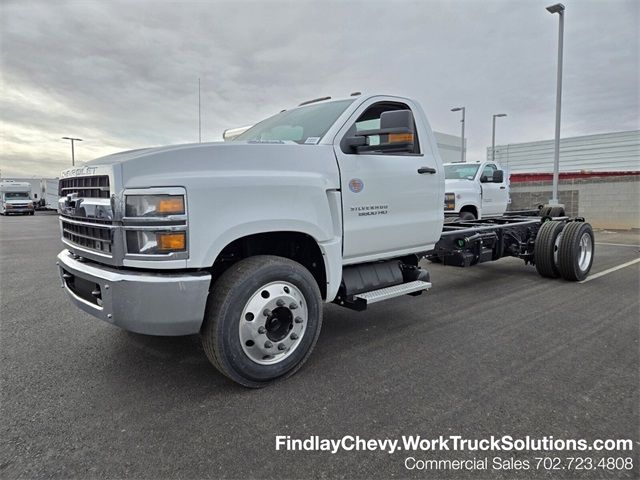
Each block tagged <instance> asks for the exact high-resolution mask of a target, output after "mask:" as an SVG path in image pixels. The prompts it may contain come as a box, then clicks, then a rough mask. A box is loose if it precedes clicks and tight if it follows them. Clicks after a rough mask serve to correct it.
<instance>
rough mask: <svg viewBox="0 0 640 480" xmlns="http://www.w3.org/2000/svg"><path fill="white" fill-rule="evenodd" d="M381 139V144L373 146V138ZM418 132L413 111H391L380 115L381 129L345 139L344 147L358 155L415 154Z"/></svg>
mask: <svg viewBox="0 0 640 480" xmlns="http://www.w3.org/2000/svg"><path fill="white" fill-rule="evenodd" d="M375 136H377V137H379V140H380V141H379V143H378V144H377V145H373V144H372V143H371V137H375ZM415 138H416V132H415V123H414V121H413V114H412V113H411V110H391V111H388V112H382V115H380V128H379V129H375V130H362V131H360V132H356V133H355V134H354V136H353V137H348V138H345V140H344V145H345V146H346V147H348V148H351V150H355V151H356V152H357V153H367V152H374V151H375V152H384V153H402V152H407V153H410V152H413V150H414V144H415Z"/></svg>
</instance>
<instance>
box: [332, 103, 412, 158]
mask: <svg viewBox="0 0 640 480" xmlns="http://www.w3.org/2000/svg"><path fill="white" fill-rule="evenodd" d="M393 110H411V109H410V108H409V106H408V105H405V104H404V103H395V102H380V103H375V104H373V105H371V106H370V107H369V108H367V109H366V110H365V111H364V112H363V113H362V115H360V116H359V117H358V119H357V120H356V122H355V124H354V125H353V126H352V127H351V128H350V129H349V131H348V132H347V134H346V135H345V137H349V136H352V135H353V134H354V133H355V132H361V131H362V130H375V129H378V128H380V115H382V114H383V113H384V112H389V111H393ZM412 114H413V112H412ZM369 142H370V145H379V144H380V136H379V135H375V136H371V137H369ZM343 151H344V149H343ZM413 153H414V154H415V153H420V139H419V138H418V132H416V141H415V145H414V147H413Z"/></svg>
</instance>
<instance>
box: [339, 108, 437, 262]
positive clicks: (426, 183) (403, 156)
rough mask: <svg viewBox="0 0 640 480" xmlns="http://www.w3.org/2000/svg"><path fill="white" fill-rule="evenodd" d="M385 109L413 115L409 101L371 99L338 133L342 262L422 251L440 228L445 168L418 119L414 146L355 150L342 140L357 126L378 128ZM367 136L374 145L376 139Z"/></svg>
mask: <svg viewBox="0 0 640 480" xmlns="http://www.w3.org/2000/svg"><path fill="white" fill-rule="evenodd" d="M388 110H411V111H412V114H413V115H414V116H415V113H414V112H415V109H414V108H412V105H408V104H406V103H400V102H397V101H374V100H370V101H369V102H367V103H365V104H363V105H362V106H361V107H360V108H359V109H358V110H356V112H355V113H354V115H353V116H352V118H351V119H350V120H349V122H347V124H346V125H345V127H344V128H343V129H342V130H341V131H340V133H339V134H338V136H337V137H336V143H335V145H334V149H335V153H336V157H337V159H338V164H339V167H340V176H341V180H340V181H341V191H342V207H343V216H342V217H343V232H344V233H343V235H344V239H343V258H344V263H345V264H349V263H358V262H362V261H370V260H376V259H378V258H387V257H389V256H390V254H392V255H404V254H408V253H412V252H417V251H426V250H428V249H430V248H432V247H433V244H435V242H436V241H437V240H438V239H439V238H440V234H441V231H442V222H443V212H442V198H443V196H444V179H443V175H444V173H443V170H442V166H441V165H440V162H439V161H438V160H437V159H436V158H435V156H434V155H433V153H432V151H431V149H430V148H429V144H428V142H429V138H430V136H431V135H430V132H427V128H428V126H424V125H421V124H417V125H416V135H417V141H416V142H415V145H414V151H413V152H402V153H383V152H375V151H372V152H365V153H356V152H355V151H353V150H351V149H349V147H345V145H344V142H343V140H344V138H346V137H349V136H353V135H354V132H356V131H361V130H371V129H376V128H379V127H380V115H381V114H382V113H383V112H385V111H388ZM414 123H415V121H414ZM370 142H371V143H370V144H371V145H375V144H376V143H375V142H376V139H375V138H370ZM341 144H342V145H341ZM419 170H420V171H421V172H422V173H419Z"/></svg>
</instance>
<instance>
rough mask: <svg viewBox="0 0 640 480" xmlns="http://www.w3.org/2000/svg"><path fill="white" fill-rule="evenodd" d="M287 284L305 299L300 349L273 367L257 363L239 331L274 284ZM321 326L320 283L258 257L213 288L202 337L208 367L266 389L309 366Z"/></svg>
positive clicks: (299, 269)
mask: <svg viewBox="0 0 640 480" xmlns="http://www.w3.org/2000/svg"><path fill="white" fill-rule="evenodd" d="M279 281H282V282H288V283H289V284H291V285H294V286H295V287H296V288H297V289H298V290H299V291H300V292H301V294H302V295H303V297H304V301H305V302H306V308H307V312H308V318H307V322H306V329H305V330H304V334H303V335H302V337H301V338H300V340H299V342H300V343H299V344H298V345H297V347H296V348H295V349H294V350H293V351H292V352H291V353H290V354H289V356H287V357H286V358H284V359H283V360H282V361H280V362H279V363H275V364H271V365H262V364H259V363H256V362H254V361H253V360H252V359H251V358H250V357H249V356H248V355H247V354H246V353H245V351H244V350H243V346H242V345H241V340H240V335H239V333H238V332H239V328H240V322H241V321H243V319H241V316H242V313H243V309H244V308H245V305H247V302H249V300H250V299H251V297H252V296H253V295H255V293H256V292H259V291H260V290H261V289H262V288H263V286H265V285H267V284H269V283H271V282H279ZM321 326H322V298H321V295H320V290H319V288H318V284H317V282H316V280H315V279H314V278H313V276H312V275H311V273H309V271H308V270H307V269H306V268H304V267H303V266H302V265H300V264H299V263H297V262H294V261H292V260H289V259H287V258H283V257H277V256H271V255H257V256H254V257H249V258H246V259H244V260H241V261H239V262H238V263H236V264H234V265H232V266H231V267H229V269H228V270H227V271H226V272H225V273H224V274H223V275H222V276H221V277H220V279H218V281H217V282H215V284H214V285H213V286H212V290H211V291H210V292H209V298H208V300H207V307H206V311H205V318H204V323H203V326H202V329H201V332H200V336H201V339H202V345H203V347H204V351H205V353H206V355H207V357H208V358H209V361H210V362H211V363H212V364H213V365H214V366H215V367H216V368H217V369H218V370H219V371H220V372H221V373H222V374H224V375H226V376H227V377H229V378H230V379H231V380H233V381H235V382H237V383H239V384H240V385H243V386H245V387H251V388H261V387H265V386H267V385H269V384H270V383H273V382H275V381H277V380H281V379H284V378H287V377H290V376H291V375H293V374H294V373H295V372H297V371H298V370H299V369H300V367H302V365H303V364H304V363H305V362H306V361H307V359H308V358H309V355H310V354H311V351H312V350H313V347H314V346H315V344H316V341H317V340H318V335H319V334H320V328H321Z"/></svg>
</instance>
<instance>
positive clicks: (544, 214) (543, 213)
mask: <svg viewBox="0 0 640 480" xmlns="http://www.w3.org/2000/svg"><path fill="white" fill-rule="evenodd" d="M550 211H551V207H542V208H541V209H540V210H539V211H538V215H539V216H540V217H548V216H549V212H550Z"/></svg>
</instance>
